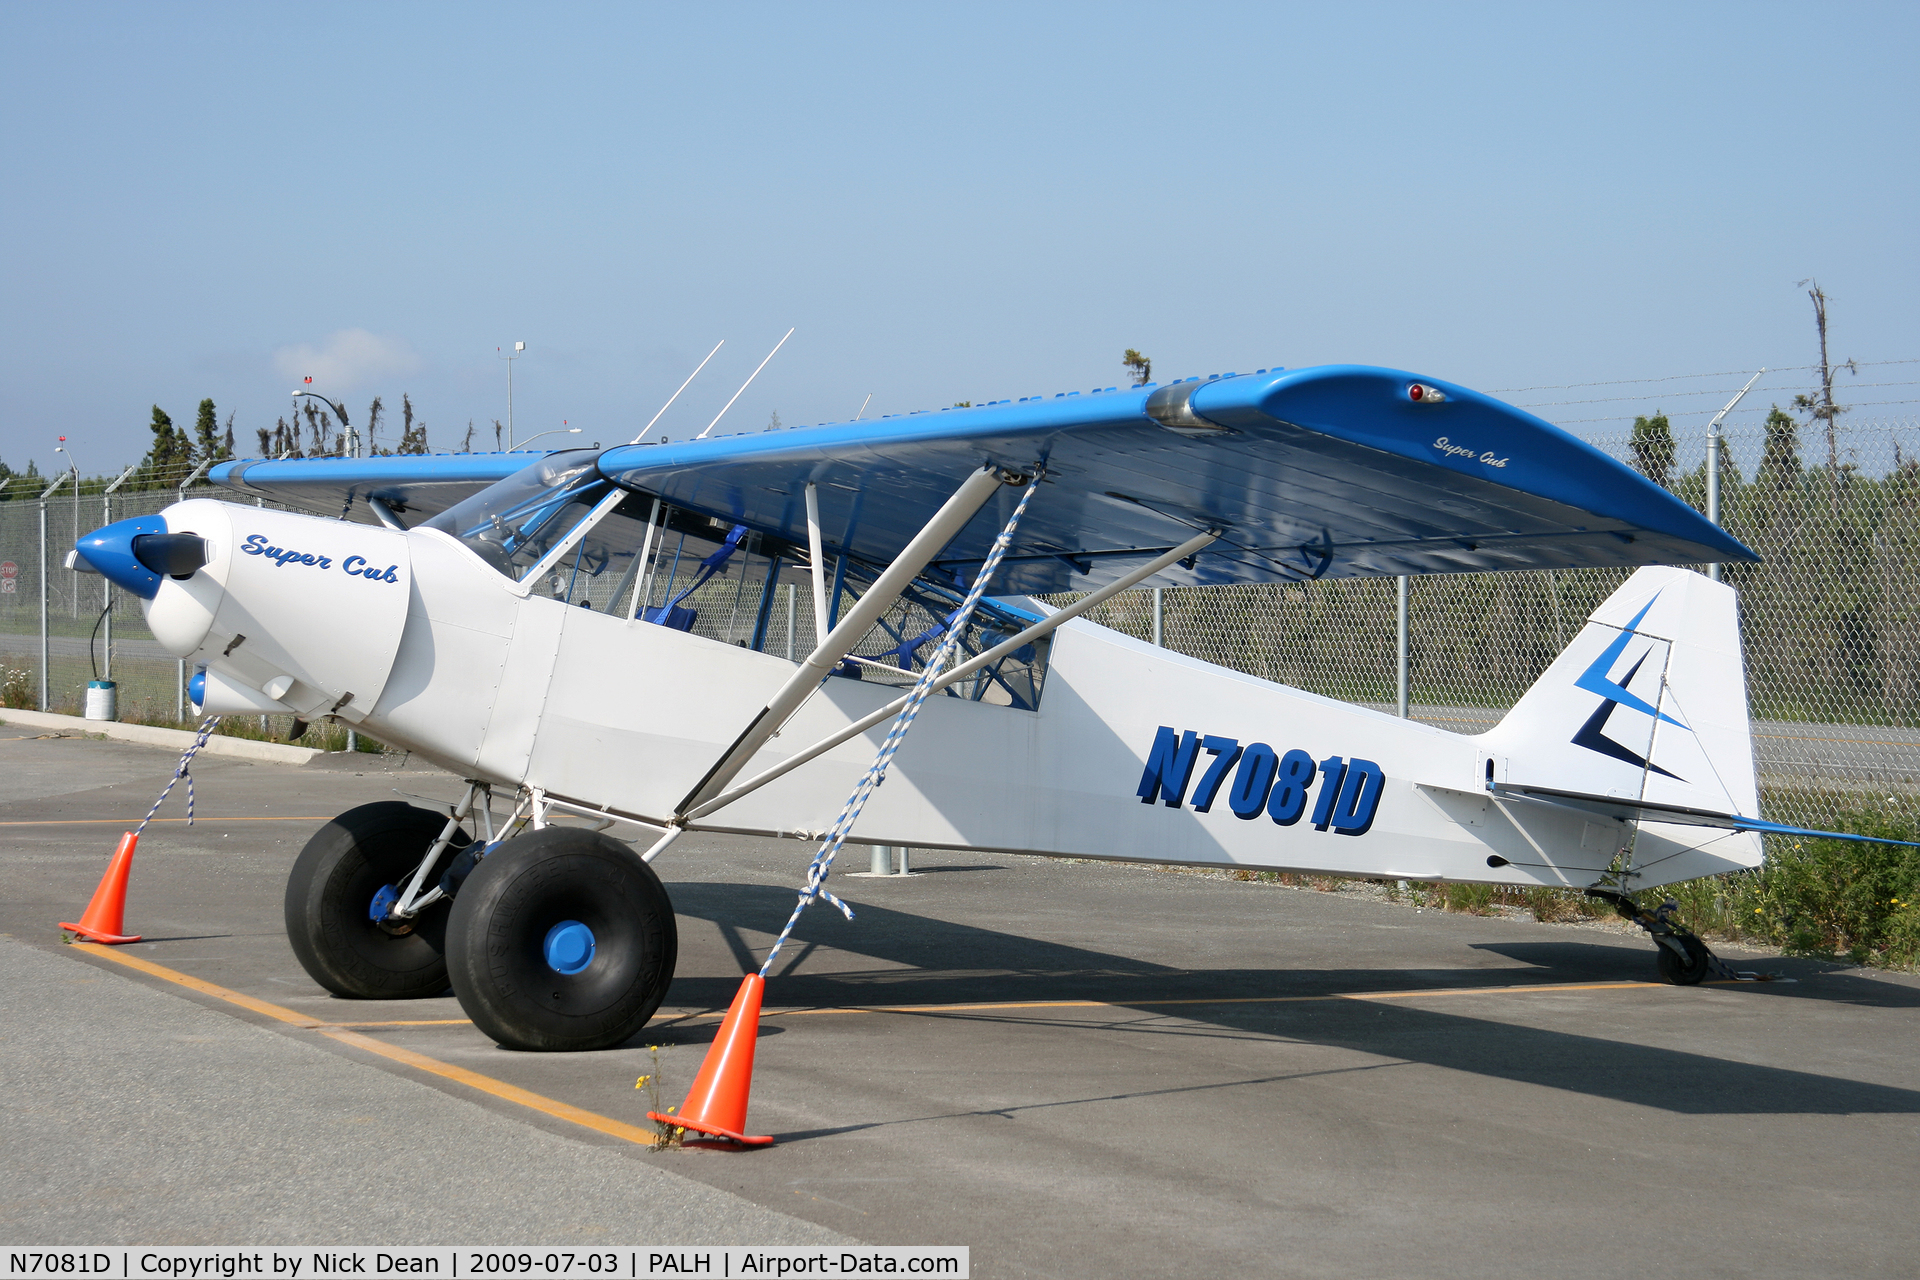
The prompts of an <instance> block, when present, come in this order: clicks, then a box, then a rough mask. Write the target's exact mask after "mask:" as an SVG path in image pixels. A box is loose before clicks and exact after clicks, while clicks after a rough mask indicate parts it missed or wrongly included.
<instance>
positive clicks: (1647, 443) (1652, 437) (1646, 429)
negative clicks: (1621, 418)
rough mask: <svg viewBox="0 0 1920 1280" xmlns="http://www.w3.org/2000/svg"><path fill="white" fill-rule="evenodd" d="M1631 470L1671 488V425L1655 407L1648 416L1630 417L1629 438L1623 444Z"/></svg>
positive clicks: (1666, 487)
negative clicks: (1631, 436) (1629, 459)
mask: <svg viewBox="0 0 1920 1280" xmlns="http://www.w3.org/2000/svg"><path fill="white" fill-rule="evenodd" d="M1627 448H1628V449H1629V450H1630V451H1631V452H1632V453H1633V465H1634V469H1635V470H1637V471H1639V473H1640V474H1641V475H1643V476H1645V477H1646V478H1647V479H1649V480H1651V481H1653V482H1654V483H1655V484H1657V485H1659V486H1660V487H1661V488H1663V489H1671V488H1672V487H1673V454H1674V449H1673V424H1672V423H1670V422H1668V421H1667V415H1666V414H1664V413H1661V412H1659V411H1658V410H1656V411H1655V412H1654V415H1653V416H1652V417H1651V418H1648V417H1644V416H1643V417H1638V418H1635V419H1634V420H1633V438H1632V440H1630V441H1629V442H1628V444H1627Z"/></svg>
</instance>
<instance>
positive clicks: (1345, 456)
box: [213, 365, 1758, 593]
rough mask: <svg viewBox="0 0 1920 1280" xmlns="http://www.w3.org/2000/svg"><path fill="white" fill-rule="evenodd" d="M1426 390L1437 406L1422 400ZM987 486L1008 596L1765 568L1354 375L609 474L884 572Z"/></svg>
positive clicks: (974, 555)
mask: <svg viewBox="0 0 1920 1280" xmlns="http://www.w3.org/2000/svg"><path fill="white" fill-rule="evenodd" d="M1414 385H1419V386H1422V387H1424V388H1428V389H1437V390H1438V391H1440V392H1441V393H1442V394H1441V396H1439V397H1435V396H1432V395H1431V394H1428V393H1423V395H1422V398H1421V399H1420V400H1419V401H1416V400H1414V399H1413V398H1412V397H1411V396H1410V394H1409V388H1410V387H1412V386H1414ZM529 461H531V458H530V457H529V456H528V455H526V454H521V455H518V457H517V458H516V457H515V456H514V455H499V454H471V455H439V456H435V457H430V458H409V459H398V458H384V459H365V460H353V459H336V460H318V461H312V462H296V463H251V464H237V465H232V466H229V467H225V468H217V469H216V470H215V472H214V473H213V478H215V479H216V480H219V481H220V482H222V483H226V484H230V485H234V486H235V487H243V491H244V488H251V489H254V490H256V491H262V492H272V493H274V495H275V496H277V497H285V498H289V499H292V500H297V501H300V502H302V504H303V505H307V506H310V507H313V508H315V509H326V510H328V511H329V514H332V513H334V512H338V511H340V510H341V509H342V508H343V506H344V507H348V508H351V506H352V502H353V499H354V498H355V496H356V495H358V496H359V497H362V498H364V497H365V496H369V495H373V496H383V497H389V501H391V500H392V499H393V498H394V497H397V498H398V499H399V500H400V501H401V502H403V503H404V504H406V505H407V506H408V507H410V508H412V509H414V510H416V511H420V512H424V513H427V514H431V513H432V512H433V511H435V510H439V509H444V507H446V506H448V505H451V501H457V500H458V498H459V497H464V496H466V494H467V493H471V492H473V491H474V490H475V489H477V488H478V487H479V486H480V485H481V484H483V483H486V482H487V481H488V480H489V479H490V478H495V479H497V478H501V477H503V476H504V475H506V474H509V473H510V472H511V471H512V470H515V469H517V468H518V467H519V466H522V465H525V464H526V463H527V462H529ZM987 463H994V464H998V465H1001V466H1006V467H1011V468H1016V469H1019V470H1023V471H1033V470H1036V469H1042V470H1044V473H1045V485H1046V487H1045V488H1044V489H1043V490H1042V491H1041V492H1040V493H1039V494H1037V495H1036V496H1035V498H1034V501H1033V503H1032V505H1031V506H1030V508H1029V509H1028V513H1027V516H1026V518H1025V520H1024V521H1023V523H1022V525H1021V529H1020V534H1019V537H1018V539H1017V541H1016V543H1015V546H1014V548H1013V550H1012V553H1011V554H1010V555H1009V556H1008V558H1007V562H1006V568H1005V569H1004V570H1003V572H1002V574H1001V577H1000V580H999V581H998V582H996V583H995V588H996V590H998V591H1006V592H1028V593H1038V592H1045V591H1062V590H1086V589H1090V588H1092V587H1096V586H1099V585H1100V584H1102V583H1104V582H1107V581H1111V580H1112V579H1114V578H1116V577H1118V576H1120V574H1122V573H1124V572H1125V571H1126V570H1127V569H1128V568H1130V567H1132V566H1134V565H1137V564H1139V563H1141V562H1142V561H1144V560H1146V559H1148V558H1150V557H1152V556H1154V555H1157V554H1159V553H1161V552H1163V551H1164V550H1166V549H1167V548H1169V547H1171V546H1174V545H1177V544H1178V543H1179V542H1181V541H1184V540H1185V539H1186V538H1187V537H1188V536H1190V534H1191V532H1192V531H1193V530H1195V529H1202V528H1219V529H1223V530H1224V531H1225V534H1224V536H1223V537H1222V539H1221V540H1220V541H1219V542H1217V543H1215V544H1214V546H1213V547H1212V548H1210V549H1209V550H1208V551H1207V552H1205V553H1203V554H1202V555H1201V556H1200V557H1199V558H1198V559H1197V560H1196V561H1194V562H1193V563H1192V564H1191V565H1190V566H1181V567H1178V568H1175V569H1172V570H1169V571H1167V572H1166V573H1165V574H1163V575H1161V576H1160V578H1159V579H1157V581H1158V582H1160V583H1162V584H1164V585H1217V584H1225V583H1246V582H1274V581H1297V580H1304V579H1311V578H1323V577H1364V576H1377V575H1393V574H1427V573H1459V572H1468V571H1480V570H1501V569H1551V568H1574V567H1581V566H1591V565H1617V566H1634V565H1642V564H1687V563H1700V562H1707V561H1750V560H1756V559H1758V557H1757V556H1755V555H1754V553H1753V552H1752V551H1750V550H1748V549H1747V548H1746V547H1745V546H1743V545H1742V544H1741V543H1740V542H1739V541H1738V540H1736V539H1734V538H1732V537H1729V536H1728V535H1727V534H1726V533H1724V532H1723V531H1721V530H1720V529H1718V528H1716V527H1715V526H1713V525H1712V524H1710V523H1709V522H1708V521H1707V520H1706V519H1705V518H1704V517H1702V516H1701V515H1700V514H1699V513H1698V512H1696V511H1695V510H1694V509H1693V508H1692V507H1690V506H1688V505H1687V504H1686V503H1685V502H1682V501H1681V500H1680V499H1679V498H1676V497H1675V496H1674V495H1672V494H1671V493H1668V492H1667V491H1666V490H1665V489H1662V488H1661V487H1659V486H1658V485H1656V484H1654V483H1652V482H1651V481H1649V480H1647V479H1646V478H1645V477H1643V476H1641V475H1639V474H1638V473H1636V472H1634V471H1632V470H1631V469H1629V468H1628V467H1626V466H1624V465H1622V464H1621V463H1619V462H1617V461H1615V460H1614V459H1612V458H1609V457H1608V456H1606V455H1605V454H1603V453H1601V452H1600V451H1599V450H1597V449H1594V448H1593V447H1592V446H1590V445H1587V444H1584V443H1582V442H1581V441H1579V440H1576V439H1575V438H1574V437H1572V436H1570V435H1568V434H1567V433H1566V432H1564V431H1562V430H1560V429H1559V428H1558V427H1555V426H1553V425H1552V424H1551V423H1548V422H1545V421H1543V420H1541V419H1539V418H1536V417H1534V416H1532V415H1531V414H1528V413H1525V412H1522V411H1521V410H1518V409H1515V408H1513V407H1512V406H1510V405H1506V404H1502V403H1500V402H1499V401H1497V400H1494V399H1492V398H1490V397H1488V396H1484V395H1481V394H1479V393H1477V392H1474V391H1470V390H1468V389H1467V388H1464V387H1460V386H1456V385H1454V384H1452V383H1448V382H1442V381H1438V380H1436V379H1432V378H1425V377H1418V376H1416V375H1413V374H1409V373H1404V372H1401V371H1397V370H1392V369H1376V368H1367V367H1362V366H1354V365H1329V366H1321V367H1318V368H1312V369H1302V370H1295V371H1291V372H1288V371H1281V370H1275V371H1272V372H1270V373H1262V374H1258V375H1250V376H1233V375H1228V376H1225V377H1221V378H1214V379H1208V380H1205V381H1201V380H1190V381H1186V382H1179V383H1172V384H1169V385H1167V386H1164V387H1154V386H1149V387H1142V388H1131V389H1128V390H1124V391H1108V392H1100V393H1090V394H1087V395H1078V394H1073V395H1064V396H1054V397H1051V398H1040V397H1035V398H1033V399H1030V400H1021V401H1011V402H1010V401H1001V402H999V403H997V404H992V405H987V406H982V407H979V408H969V409H953V410H943V411H940V412H937V413H916V414H907V415H902V416H897V417H890V418H883V419H880V420H879V421H875V422H852V423H838V424H833V425H827V426H817V427H802V428H798V429H795V430H790V431H782V432H759V433H752V434H743V435H732V436H720V437H714V438H711V439H707V440H688V441H681V442H678V443H674V444H661V445H622V446H617V447H615V448H612V449H608V450H605V451H604V452H603V453H601V455H600V459H599V465H600V470H601V472H602V473H603V474H604V475H606V476H607V477H609V478H610V479H613V480H615V481H617V482H618V483H620V484H621V485H623V486H625V487H627V488H630V489H634V490H637V491H640V492H643V493H647V494H652V495H654V496H657V497H659V498H661V499H663V500H664V501H666V502H667V503H669V504H671V505H673V506H677V507H682V508H685V509H687V510H690V511H694V512H698V513H700V514H703V515H707V516H711V517H713V518H714V519H716V520H719V521H722V522H724V523H726V524H744V525H746V526H748V527H749V528H752V529H755V530H758V531H760V532H762V533H765V534H771V535H774V536H777V537H779V538H782V539H785V540H786V541H788V542H791V543H795V544H798V545H801V546H804V545H805V544H806V541H807V529H806V514H805V512H806V507H805V486H806V485H807V484H808V483H809V482H812V483H814V484H815V485H816V486H817V495H818V498H819V505H820V512H821V523H822V527H823V530H824V534H825V540H826V544H827V549H828V550H829V552H830V553H832V554H841V553H845V554H848V555H851V556H853V557H854V558H856V559H860V560H866V561H868V562H873V563H885V562H886V561H888V560H891V559H892V557H893V556H894V555H895V554H896V553H897V552H898V551H899V550H900V548H901V547H902V546H904V545H905V544H906V542H907V540H908V539H909V538H911V537H912V536H913V534H914V532H915V531H917V530H918V529H919V528H920V527H921V525H922V524H923V523H924V522H925V521H926V519H927V518H928V517H929V516H930V515H931V514H932V513H933V512H934V511H935V510H936V509H937V508H938V507H939V506H940V504H941V503H942V502H944V501H945V500H946V498H947V497H948V496H949V495H950V494H951V493H952V491H953V490H954V488H955V487H956V486H958V484H959V483H960V481H961V480H962V479H963V478H964V477H965V476H966V475H967V473H968V472H970V471H973V470H974V469H976V468H978V467H980V466H982V465H983V464H987ZM463 486H464V487H463ZM296 495H297V497H296ZM1013 501H1014V498H1013V496H1012V495H1011V494H1010V493H1006V494H1002V495H1001V499H1000V501H999V502H998V503H995V504H990V505H989V506H988V508H987V509H986V510H985V511H983V512H982V513H981V514H980V516H979V517H977V518H976V519H975V520H974V522H973V523H972V524H971V525H970V526H969V527H968V528H967V529H966V530H965V531H964V532H963V533H962V534H961V535H960V536H959V537H958V538H956V539H955V540H954V542H953V543H952V544H951V545H950V546H949V547H948V548H947V549H946V550H945V551H944V552H943V553H942V556H941V558H940V560H939V561H938V562H937V568H939V569H944V570H946V571H947V572H948V573H950V574H952V575H953V576H955V577H957V578H960V579H962V580H967V581H970V580H971V578H970V570H971V569H973V568H974V567H975V566H977V565H978V564H979V563H980V561H981V560H982V559H984V557H985V555H986V552H987V548H988V545H989V544H990V543H991V541H992V539H993V536H994V534H995V533H996V532H997V531H998V529H999V528H1000V526H1001V524H1002V523H1004V521H1005V518H1006V515H1007V509H1010V507H1011V505H1012V502H1013ZM328 504H331V506H330V507H329V505H328ZM413 522H414V520H413V519H412V518H410V519H408V523H410V524H411V523H413Z"/></svg>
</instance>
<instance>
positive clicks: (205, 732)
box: [133, 716, 220, 838]
mask: <svg viewBox="0 0 1920 1280" xmlns="http://www.w3.org/2000/svg"><path fill="white" fill-rule="evenodd" d="M219 723H220V717H219V716H208V717H207V718H206V719H205V720H204V721H202V722H201V725H200V732H199V734H198V735H196V736H195V738H194V740H193V742H192V743H191V744H190V745H189V746H188V747H187V749H186V750H185V751H182V752H181V753H180V763H179V764H178V765H177V766H176V767H175V768H174V771H173V777H172V778H170V779H168V780H167V785H166V787H165V788H163V789H162V790H161V792H160V798H159V799H157V800H155V801H154V802H153V808H151V809H149V810H147V816H146V817H144V818H142V819H140V825H139V826H137V827H135V828H134V829H133V834H134V836H135V837H136V838H137V837H138V836H139V835H140V833H141V832H143V831H145V830H146V829H147V824H148V823H149V822H152V821H153V815H154V814H156V813H158V812H160V806H161V805H163V804H165V803H166V802H167V797H168V796H169V795H171V794H173V784H174V783H176V782H178V781H180V779H182V778H185V779H186V780H187V825H188V826H192V825H193V772H192V771H191V770H190V769H189V768H188V767H187V766H188V765H189V764H191V763H192V762H193V757H194V753H195V752H197V751H199V750H200V748H202V747H204V746H206V745H207V739H208V737H210V736H211V735H212V733H213V726H215V725H217V724H219Z"/></svg>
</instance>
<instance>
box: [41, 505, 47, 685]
mask: <svg viewBox="0 0 1920 1280" xmlns="http://www.w3.org/2000/svg"><path fill="white" fill-rule="evenodd" d="M40 709H41V710H42V711H45V710H46V709H47V498H46V495H45V494H42V495H41V496H40Z"/></svg>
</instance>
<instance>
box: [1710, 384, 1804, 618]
mask: <svg viewBox="0 0 1920 1280" xmlns="http://www.w3.org/2000/svg"><path fill="white" fill-rule="evenodd" d="M1765 372H1766V369H1764V368H1762V369H1761V370H1760V373H1756V374H1754V375H1753V376H1752V377H1751V378H1748V379H1747V385H1746V386H1744V387H1742V388H1740V390H1739V391H1737V392H1735V393H1734V397H1733V399H1731V400H1729V401H1727V407H1726V408H1724V409H1722V410H1721V411H1720V412H1718V413H1716V414H1714V415H1713V421H1711V422H1709V423H1707V521H1708V523H1710V524H1715V525H1718V524H1719V523H1720V450H1722V449H1723V448H1725V447H1726V446H1725V445H1724V444H1722V443H1721V441H1720V423H1721V422H1722V421H1724V420H1725V418H1726V416H1727V415H1728V414H1729V413H1732V412H1733V406H1735V405H1737V404H1739V403H1740V401H1741V400H1742V399H1744V398H1745V396H1746V394H1747V392H1749V391H1751V390H1753V384H1754V383H1756V382H1758V381H1760V374H1763V373H1765ZM1828 431H1829V434H1828V437H1827V438H1828V439H1829V440H1831V439H1832V438H1833V437H1832V434H1831V431H1832V423H1831V422H1829V423H1828ZM1707 576H1708V577H1709V578H1712V579H1713V580H1714V581H1715V582H1718V581H1720V566H1719V565H1718V564H1710V565H1708V566H1707Z"/></svg>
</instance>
